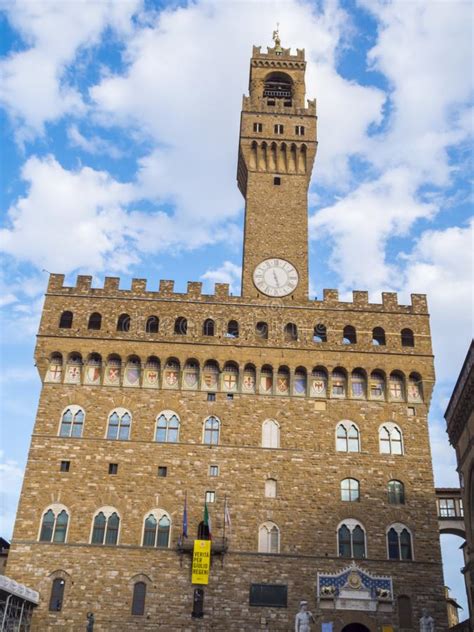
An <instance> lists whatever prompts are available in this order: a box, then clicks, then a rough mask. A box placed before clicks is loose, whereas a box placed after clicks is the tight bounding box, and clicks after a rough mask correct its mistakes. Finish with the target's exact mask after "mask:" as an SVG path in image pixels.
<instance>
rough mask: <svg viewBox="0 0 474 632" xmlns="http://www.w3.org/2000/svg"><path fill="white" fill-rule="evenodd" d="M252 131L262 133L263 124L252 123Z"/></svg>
mask: <svg viewBox="0 0 474 632" xmlns="http://www.w3.org/2000/svg"><path fill="white" fill-rule="evenodd" d="M253 131H254V132H262V131H263V124H262V123H254V124H253Z"/></svg>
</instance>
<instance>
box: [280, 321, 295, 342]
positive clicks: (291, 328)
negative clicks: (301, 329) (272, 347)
mask: <svg viewBox="0 0 474 632" xmlns="http://www.w3.org/2000/svg"><path fill="white" fill-rule="evenodd" d="M283 336H284V338H285V340H286V341H287V342H291V341H294V340H298V327H297V326H296V325H295V323H287V324H286V325H285V328H284V330H283Z"/></svg>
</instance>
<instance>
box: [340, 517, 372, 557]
mask: <svg viewBox="0 0 474 632" xmlns="http://www.w3.org/2000/svg"><path fill="white" fill-rule="evenodd" d="M337 537H338V551H339V557H349V558H351V557H352V558H355V559H359V560H361V559H363V558H365V557H366V550H365V531H364V529H363V527H362V525H361V524H360V523H359V522H357V521H356V520H352V519H351V520H346V521H344V522H343V523H342V524H341V525H340V526H339V529H338V532H337Z"/></svg>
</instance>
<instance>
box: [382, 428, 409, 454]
mask: <svg viewBox="0 0 474 632" xmlns="http://www.w3.org/2000/svg"><path fill="white" fill-rule="evenodd" d="M379 445H380V454H403V437H402V431H401V430H400V428H399V427H398V426H396V425H395V424H394V423H391V422H388V423H386V424H384V425H383V426H382V427H381V428H380V430H379Z"/></svg>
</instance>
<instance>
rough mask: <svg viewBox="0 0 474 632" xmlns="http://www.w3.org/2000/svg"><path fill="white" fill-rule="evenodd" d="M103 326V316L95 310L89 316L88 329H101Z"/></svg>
mask: <svg viewBox="0 0 474 632" xmlns="http://www.w3.org/2000/svg"><path fill="white" fill-rule="evenodd" d="M101 327H102V316H101V314H99V313H98V312H94V313H93V314H91V315H90V316H89V324H88V325H87V329H93V330H95V331H99V329H100V328H101Z"/></svg>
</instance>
